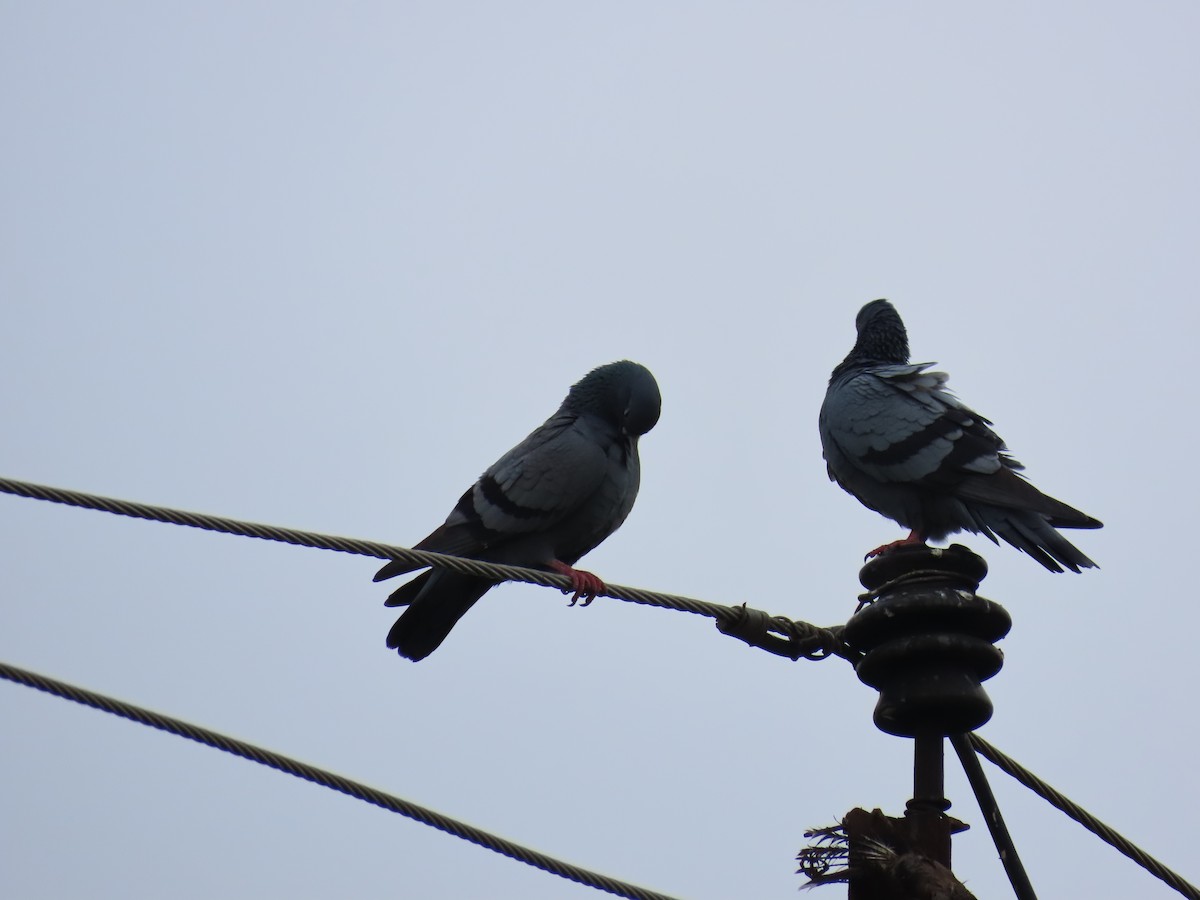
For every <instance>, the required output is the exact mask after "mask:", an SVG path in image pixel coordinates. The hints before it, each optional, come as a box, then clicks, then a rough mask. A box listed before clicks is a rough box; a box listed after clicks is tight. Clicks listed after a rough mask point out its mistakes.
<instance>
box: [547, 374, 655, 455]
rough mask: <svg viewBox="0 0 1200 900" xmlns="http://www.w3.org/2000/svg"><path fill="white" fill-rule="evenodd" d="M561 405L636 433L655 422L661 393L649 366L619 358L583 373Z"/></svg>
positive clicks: (628, 433)
mask: <svg viewBox="0 0 1200 900" xmlns="http://www.w3.org/2000/svg"><path fill="white" fill-rule="evenodd" d="M563 406H564V407H566V408H570V409H573V410H576V411H578V412H587V413H593V414H596V415H599V416H601V417H602V418H603V419H604V420H605V421H607V422H610V423H612V424H613V425H616V426H617V427H618V428H620V430H621V431H622V432H623V433H624V434H627V435H630V436H631V437H637V436H638V435H643V434H645V433H646V432H647V431H649V430H650V429H651V428H653V427H654V425H655V423H657V422H658V416H659V413H660V411H661V409H662V395H661V394H659V392H658V382H657V381H655V380H654V376H653V375H651V374H650V370H649V369H647V368H646V367H645V366H643V365H640V364H639V363H635V362H630V361H629V360H627V359H623V360H621V361H619V362H614V363H609V364H608V365H606V366H600V367H599V368H596V369H593V370H592V371H590V372H588V373H587V374H586V375H584V376H583V378H581V379H580V380H579V381H578V382H577V383H576V384H575V385H574V386H573V387H572V388H571V391H570V393H569V394H567V399H566V400H565V401H564V402H563Z"/></svg>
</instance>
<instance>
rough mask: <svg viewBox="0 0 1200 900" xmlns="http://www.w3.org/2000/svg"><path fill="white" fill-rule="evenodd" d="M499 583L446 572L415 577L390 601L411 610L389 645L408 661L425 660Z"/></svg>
mask: <svg viewBox="0 0 1200 900" xmlns="http://www.w3.org/2000/svg"><path fill="white" fill-rule="evenodd" d="M497 583H498V582H495V581H491V580H489V579H486V578H478V577H476V576H473V575H462V574H460V573H458V572H450V571H448V570H446V569H435V570H432V571H429V572H425V573H423V574H422V575H420V576H418V577H417V578H414V579H413V580H412V581H410V582H409V583H408V584H406V585H404V586H403V587H402V588H400V589H399V590H397V591H396V592H395V593H393V594H392V596H391V597H389V598H388V600H387V605H388V606H403V605H407V606H408V609H406V610H405V611H404V613H403V614H402V615H401V616H400V618H399V619H397V620H396V624H395V625H393V626H392V630H391V631H389V632H388V636H387V645H388V646H389V647H391V648H392V649H393V650H397V651H399V653H400V655H401V656H404V657H406V658H408V659H411V660H413V661H414V662H415V661H416V660H420V659H424V658H425V657H427V656H428V655H429V654H430V653H432V652H433V651H434V650H436V649H437V648H438V647H439V646H441V643H442V641H444V640H445V639H446V635H448V634H449V633H450V631H451V629H453V628H454V626H455V625H456V624H457V623H458V620H459V619H461V618H462V617H463V615H465V614H466V612H467V610H469V609H470V608H471V607H472V606H474V605H475V602H476V601H477V600H478V599H479V598H480V597H482V596H483V595H484V594H486V593H487V592H488V590H490V589H491V588H493V587H495V586H496V584H497Z"/></svg>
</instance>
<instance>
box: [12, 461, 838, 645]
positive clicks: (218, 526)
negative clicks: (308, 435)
mask: <svg viewBox="0 0 1200 900" xmlns="http://www.w3.org/2000/svg"><path fill="white" fill-rule="evenodd" d="M0 492H3V493H6V494H13V495H15V496H18V497H27V498H30V499H33V500H46V501H49V502H51V503H62V504H65V505H67V506H76V507H80V508H82V509H93V510H99V511H101V512H107V513H113V514H115V515H119V516H131V517H133V518H135V519H148V520H150V521H153V522H167V523H169V524H172V525H183V526H186V527H188V528H200V529H203V530H205V531H216V532H220V533H222V534H234V535H240V536H242V537H252V538H260V539H262V540H267V541H279V542H281V543H285V544H293V545H295V546H300V547H314V548H317V549H320V550H335V551H338V552H340V553H353V554H357V555H359V556H372V557H375V558H377V559H400V560H404V561H405V562H410V563H414V564H416V565H419V566H438V567H440V568H444V569H451V570H453V571H455V572H461V573H463V574H466V575H479V576H483V577H485V578H495V579H499V580H503V581H524V582H527V583H529V584H539V585H543V586H545V587H553V588H558V589H559V590H564V589H566V588H568V587H569V586H570V579H568V578H567V577H566V576H564V575H557V574H553V573H550V572H542V571H539V570H537V569H527V568H524V567H521V566H504V565H498V564H496V563H488V562H481V561H479V560H475V559H467V558H464V557H460V556H450V555H448V554H445V553H431V552H429V551H427V550H412V549H410V548H408V547H397V546H393V545H391V544H381V543H379V542H377V541H365V540H360V539H358V538H344V537H336V536H334V535H328V534H318V533H316V532H311V531H298V530H296V529H293V528H281V527H279V526H276V525H260V524H258V523H255V522H243V521H239V520H237V519H229V518H225V517H223V516H210V515H205V514H203V513H194V512H188V511H186V510H180V509H170V508H168V507H163V506H151V505H150V504H146V503H134V502H131V501H129V500H117V499H115V498H112V497H102V496H99V495H97V494H88V493H84V492H82V491H71V490H66V489H64V488H56V487H50V486H48V485H43V484H33V483H31V482H27V481H17V480H15V479H11V478H0ZM597 596H601V597H611V598H612V599H614V600H624V601H626V602H629V603H640V604H643V605H646V606H659V607H663V608H665V609H674V610H677V611H679V612H688V613H693V614H695V615H700V616H707V617H709V618H711V619H716V620H717V622H718V624H719V625H724V626H727V627H726V628H722V630H723V631H729V630H732V629H733V627H734V626H736V625H737V624H738V623H741V622H743V621H744V620H745V618H746V615H747V610H746V609H745V608H744V607H732V606H723V605H722V604H719V603H709V602H707V601H705V600H696V599H694V598H692V597H683V596H680V595H678V594H663V593H659V592H657V591H647V590H643V589H641V588H634V587H626V586H624V585H619V584H610V585H607V586H606V587H605V589H604V590H603V591H602V592H600V593H599V594H597ZM754 612H757V611H754ZM762 615H765V613H764V614H762ZM765 627H767V628H771V629H774V630H776V631H779V632H782V633H783V634H784V635H785V636H786V638H787V639H788V641H789V644H790V646H792V647H793V648H794V649H793V651H792V652H789V653H784V654H781V655H788V656H791V657H792V658H805V659H824V658H826V657H828V656H830V655H838V656H844V657H846V658H853V651H851V650H850V649H849V648H847V647H846V645H845V643H844V642H843V641H842V639H841V626H834V627H833V628H819V627H817V626H816V625H810V624H808V623H807V622H798V621H794V620H792V619H787V618H784V617H782V616H775V617H770V618H769V623H768V624H767V625H766V626H765ZM743 639H745V638H743ZM775 652H778V651H775ZM793 653H794V655H793Z"/></svg>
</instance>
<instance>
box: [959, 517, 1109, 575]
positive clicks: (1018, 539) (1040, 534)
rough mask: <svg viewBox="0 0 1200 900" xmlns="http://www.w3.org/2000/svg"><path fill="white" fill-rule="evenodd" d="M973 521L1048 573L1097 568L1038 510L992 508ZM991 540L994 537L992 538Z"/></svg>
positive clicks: (983, 531) (985, 531) (984, 532)
mask: <svg viewBox="0 0 1200 900" xmlns="http://www.w3.org/2000/svg"><path fill="white" fill-rule="evenodd" d="M976 520H977V522H979V523H980V524H983V525H984V526H985V527H984V528H983V529H981V531H980V533H983V534H987V535H988V537H992V534H991V533H990V532H994V533H995V534H997V535H999V536H1000V537H1001V538H1002V539H1003V540H1004V541H1006V542H1007V543H1009V544H1011V545H1012V546H1014V547H1016V548H1017V549H1018V550H1020V551H1021V552H1022V553H1028V554H1029V555H1030V556H1032V557H1033V558H1034V559H1035V560H1037V561H1038V562H1039V563H1041V564H1042V565H1043V566H1045V567H1046V568H1047V569H1049V570H1050V571H1051V572H1061V571H1063V567H1064V566H1065V567H1066V568H1068V569H1070V570H1071V571H1072V572H1079V571H1080V570H1081V569H1098V568H1100V567H1099V566H1097V565H1096V564H1095V563H1094V562H1092V561H1091V560H1090V559H1088V557H1087V556H1086V555H1085V554H1084V553H1083V551H1082V550H1080V549H1079V548H1078V547H1076V546H1075V545H1074V544H1072V543H1071V542H1070V541H1068V540H1067V539H1066V538H1065V537H1063V536H1062V535H1061V534H1059V533H1058V532H1057V531H1055V530H1054V523H1053V521H1052V520H1051V519H1050V518H1049V517H1047V516H1045V515H1042V514H1040V513H1036V512H1025V511H1021V510H1012V509H1001V508H996V507H992V508H988V509H986V510H980V511H979V513H978V515H977V517H976ZM1075 527H1099V525H1096V526H1075ZM992 539H993V540H995V538H994V537H992Z"/></svg>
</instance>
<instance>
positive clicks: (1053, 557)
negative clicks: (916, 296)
mask: <svg viewBox="0 0 1200 900" xmlns="http://www.w3.org/2000/svg"><path fill="white" fill-rule="evenodd" d="M856 326H857V328H858V340H857V341H856V342H855V344H854V348H853V349H852V350H851V351H850V353H849V355H847V356H846V358H845V359H844V360H842V362H841V363H840V364H839V365H838V366H837V368H835V369H834V370H833V374H832V375H831V376H830V379H829V388H828V390H827V391H826V393H825V401H824V403H822V404H821V414H820V419H819V424H820V430H821V446H822V449H823V451H824V456H825V462H826V465H827V467H828V470H829V478H830V480H831V481H836V482H837V483H838V484H839V485H841V487H842V488H843V489H845V490H846V491H847V492H849V493H850V494H853V495H854V496H855V497H857V498H858V500H859V501H860V502H861V503H862V504H863V505H864V506H866V507H867V508H869V509H873V510H875V511H876V512H878V513H882V514H883V515H884V516H887V517H888V518H889V519H893V520H895V521H896V522H898V523H899V524H900V525H902V526H903V527H905V528H908V529H910V534H909V535H908V537H906V538H904V539H902V540H899V541H894V542H893V543H891V544H885V545H884V546H882V547H879V548H878V549H876V550H874V551H872V552H871V553H869V554H867V555H868V557H871V556H877V555H879V554H880V553H884V552H886V551H888V550H891V549H893V548H894V547H896V546H900V545H903V544H916V543H920V544H923V543H925V542H926V541H929V540H941V539H943V538H945V537H946V536H947V535H948V534H952V533H954V532H957V531H970V532H973V533H975V534H982V535H984V536H985V537H987V538H989V539H990V540H991V541H992V542H993V543H997V544H998V543H999V541H997V540H996V538H997V536H999V537H1000V538H1002V539H1004V540H1005V541H1006V542H1007V543H1009V544H1011V545H1012V546H1014V547H1016V548H1017V549H1018V550H1021V551H1023V552H1024V553H1028V554H1029V555H1030V556H1032V557H1033V558H1034V559H1035V560H1037V561H1038V562H1039V563H1041V564H1042V565H1043V566H1045V567H1046V568H1047V569H1049V570H1050V571H1051V572H1062V571H1063V567H1064V566H1065V567H1066V568H1068V569H1070V570H1071V571H1072V572H1078V571H1079V570H1080V569H1091V568H1096V564H1095V563H1094V562H1092V561H1091V560H1090V559H1088V558H1087V556H1085V555H1084V554H1083V553H1082V552H1081V551H1080V550H1079V548H1077V547H1075V546H1074V545H1073V544H1071V543H1070V542H1069V541H1067V539H1066V538H1064V537H1063V536H1062V535H1061V534H1059V533H1058V531H1056V529H1058V528H1100V527H1101V525H1102V523H1101V522H1099V521H1098V520H1097V519H1093V518H1092V517H1091V516H1089V515H1086V514H1085V513H1082V512H1080V511H1079V510H1077V509H1074V508H1073V507H1070V506H1067V504H1065V503H1062V502H1060V501H1058V500H1055V499H1054V498H1053V497H1049V496H1047V495H1046V494H1043V493H1042V492H1041V491H1039V490H1038V489H1037V488H1035V487H1034V486H1033V485H1032V484H1030V483H1029V482H1028V481H1027V480H1026V479H1025V477H1024V476H1023V475H1021V474H1019V473H1020V470H1021V469H1023V468H1024V466H1022V465H1021V464H1020V463H1019V462H1017V461H1016V460H1015V459H1013V458H1012V456H1010V455H1009V453H1008V448H1007V447H1006V446H1005V444H1004V441H1003V440H1001V439H1000V436H999V435H997V434H996V433H995V432H994V431H992V429H991V428H990V427H989V426H991V424H992V423H991V422H990V421H989V420H988V419H985V418H984V417H983V416H981V415H979V413H977V412H974V411H973V410H971V409H968V408H967V407H966V406H964V405H963V403H962V402H961V401H959V399H958V398H957V397H955V396H954V395H953V394H952V393H950V391H949V390H948V389H947V388H946V381H947V379H948V376H947V375H946V373H945V372H929V371H926V370H927V369H928V368H929V367H930V366H932V365H934V363H915V364H910V363H909V352H908V333H907V332H906V331H905V328H904V323H903V322H902V321H901V319H900V314H899V313H897V312H896V309H895V307H893V306H892V304H891V303H889V302H888V301H887V300H873V301H872V302H870V303H868V304H867V305H866V306H864V307H863V308H862V309H861V310H860V311H859V313H858V319H857V321H856Z"/></svg>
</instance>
